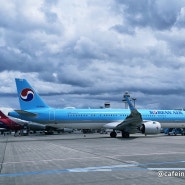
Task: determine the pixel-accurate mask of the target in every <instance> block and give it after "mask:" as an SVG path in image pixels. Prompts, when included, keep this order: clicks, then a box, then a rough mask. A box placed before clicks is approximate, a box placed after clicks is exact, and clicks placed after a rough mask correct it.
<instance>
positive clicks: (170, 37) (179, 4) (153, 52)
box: [0, 0, 185, 108]
mask: <svg viewBox="0 0 185 185" xmlns="http://www.w3.org/2000/svg"><path fill="white" fill-rule="evenodd" d="M184 7H185V1H184V0H182V1H175V0H172V1H170V3H169V2H168V1H167V0H160V1H156V0H154V1H150V0H140V1H137V0H107V1H98V0H91V1H89V0H83V1H81V0H79V1H72V0H68V1H57V0H54V1H50V0H37V1H36V0H28V1H26V2H22V1H15V2H14V1H11V0H7V1H5V2H3V3H0V35H1V37H0V61H1V62H0V83H1V86H0V94H1V97H2V98H1V104H3V106H4V105H7V106H8V107H15V108H16V107H18V106H19V105H18V103H17V102H18V101H17V96H16V88H15V84H14V78H15V77H18V78H27V79H28V80H29V82H30V83H31V84H33V86H34V88H36V89H37V90H38V92H39V93H40V94H41V95H42V96H43V97H44V100H46V101H47V103H48V104H50V105H51V106H55V107H65V106H69V105H70V106H76V107H89V106H90V107H99V106H100V105H102V104H103V103H104V101H110V102H111V104H112V106H114V107H124V105H123V103H122V101H121V100H122V95H123V93H124V92H125V91H127V90H128V91H130V92H131V94H132V95H133V96H135V97H136V96H137V103H136V104H137V105H138V106H139V107H141V108H145V107H150V108H177V107H182V106H184V100H183V99H184V92H185V88H184V84H185V83H184V82H185V80H184V79H185V76H184V70H185V63H184V61H185V55H184V53H185V52H184V48H185V47H184V35H185V24H184V16H185V8H184ZM9 99H11V101H8V100H9ZM57 100H60V101H57ZM73 104H74V105H73Z"/></svg>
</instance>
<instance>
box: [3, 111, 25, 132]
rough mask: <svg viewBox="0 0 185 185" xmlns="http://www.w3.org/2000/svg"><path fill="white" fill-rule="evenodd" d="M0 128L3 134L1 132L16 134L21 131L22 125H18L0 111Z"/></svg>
mask: <svg viewBox="0 0 185 185" xmlns="http://www.w3.org/2000/svg"><path fill="white" fill-rule="evenodd" d="M0 128H1V133H3V131H9V130H11V131H15V133H17V131H19V130H22V129H23V125H20V124H18V123H16V122H15V121H13V120H11V119H9V118H8V117H7V116H6V115H5V114H4V113H3V112H2V111H0Z"/></svg>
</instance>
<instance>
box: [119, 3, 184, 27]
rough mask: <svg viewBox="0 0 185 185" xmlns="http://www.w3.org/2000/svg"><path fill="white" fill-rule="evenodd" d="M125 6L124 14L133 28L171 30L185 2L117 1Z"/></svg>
mask: <svg viewBox="0 0 185 185" xmlns="http://www.w3.org/2000/svg"><path fill="white" fill-rule="evenodd" d="M117 2H118V3H119V4H120V5H122V6H123V8H122V9H121V10H122V14H123V16H124V17H125V18H126V20H127V22H128V23H129V24H130V25H132V26H133V27H136V26H139V27H151V28H154V29H158V30H164V29H169V28H171V27H173V25H174V24H175V23H176V21H177V18H178V14H179V12H180V11H181V7H182V6H184V4H185V1H183V0H182V1H174V0H172V1H170V3H169V1H168V0H160V1H159V0H153V1H151V0H140V1H135V0H117Z"/></svg>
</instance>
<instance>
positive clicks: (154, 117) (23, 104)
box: [8, 78, 185, 138]
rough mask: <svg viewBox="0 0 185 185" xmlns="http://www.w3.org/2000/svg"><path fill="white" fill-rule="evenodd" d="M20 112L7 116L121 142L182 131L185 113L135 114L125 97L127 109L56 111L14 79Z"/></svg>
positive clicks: (25, 85)
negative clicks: (100, 132)
mask: <svg viewBox="0 0 185 185" xmlns="http://www.w3.org/2000/svg"><path fill="white" fill-rule="evenodd" d="M15 82H16V86H17V92H18V96H19V103H20V108H21V109H20V110H14V111H12V112H9V113H8V115H9V116H12V117H15V118H19V119H23V120H27V121H34V122H37V123H41V124H44V125H47V126H52V127H56V128H74V129H100V128H108V129H112V132H110V137H113V138H115V137H116V136H117V132H116V131H121V133H122V137H123V138H128V137H129V136H130V134H135V133H137V132H141V133H143V134H145V135H148V134H158V133H160V131H161V128H162V127H163V128H185V111H180V110H146V109H141V110H139V111H138V110H137V109H136V108H135V107H134V106H133V104H132V102H131V101H130V99H129V97H130V95H129V94H128V93H125V94H124V98H125V100H126V101H127V103H128V105H129V109H130V110H128V109H112V108H108V109H75V108H74V109H65V108H63V109H57V108H52V107H50V106H48V105H47V104H46V103H45V102H44V101H43V99H42V98H41V97H40V96H39V94H38V93H37V92H36V91H35V90H34V89H33V88H32V86H31V85H30V84H29V83H28V82H27V80H26V79H18V78H16V79H15Z"/></svg>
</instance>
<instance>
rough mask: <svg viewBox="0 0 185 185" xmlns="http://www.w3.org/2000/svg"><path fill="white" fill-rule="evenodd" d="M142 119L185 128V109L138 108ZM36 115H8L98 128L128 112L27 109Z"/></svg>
mask: <svg viewBox="0 0 185 185" xmlns="http://www.w3.org/2000/svg"><path fill="white" fill-rule="evenodd" d="M138 111H139V112H140V113H141V115H142V118H143V120H144V121H145V120H152V121H158V122H160V123H161V127H162V128H185V111H179V110H146V109H145V110H144V109H141V110H138ZM29 112H32V113H35V114H37V116H35V117H34V116H23V115H20V114H18V113H17V112H11V113H10V114H9V115H10V116H13V117H17V118H20V119H23V120H27V121H34V122H38V123H43V124H46V125H51V126H52V125H53V124H54V126H56V127H63V128H64V127H67V128H79V129H98V128H102V127H103V126H104V125H106V124H108V123H112V122H120V123H121V122H122V121H123V120H125V118H126V117H127V116H128V115H129V114H130V110H128V109H111V108H110V109H54V108H40V109H39V108H37V109H34V110H29Z"/></svg>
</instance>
